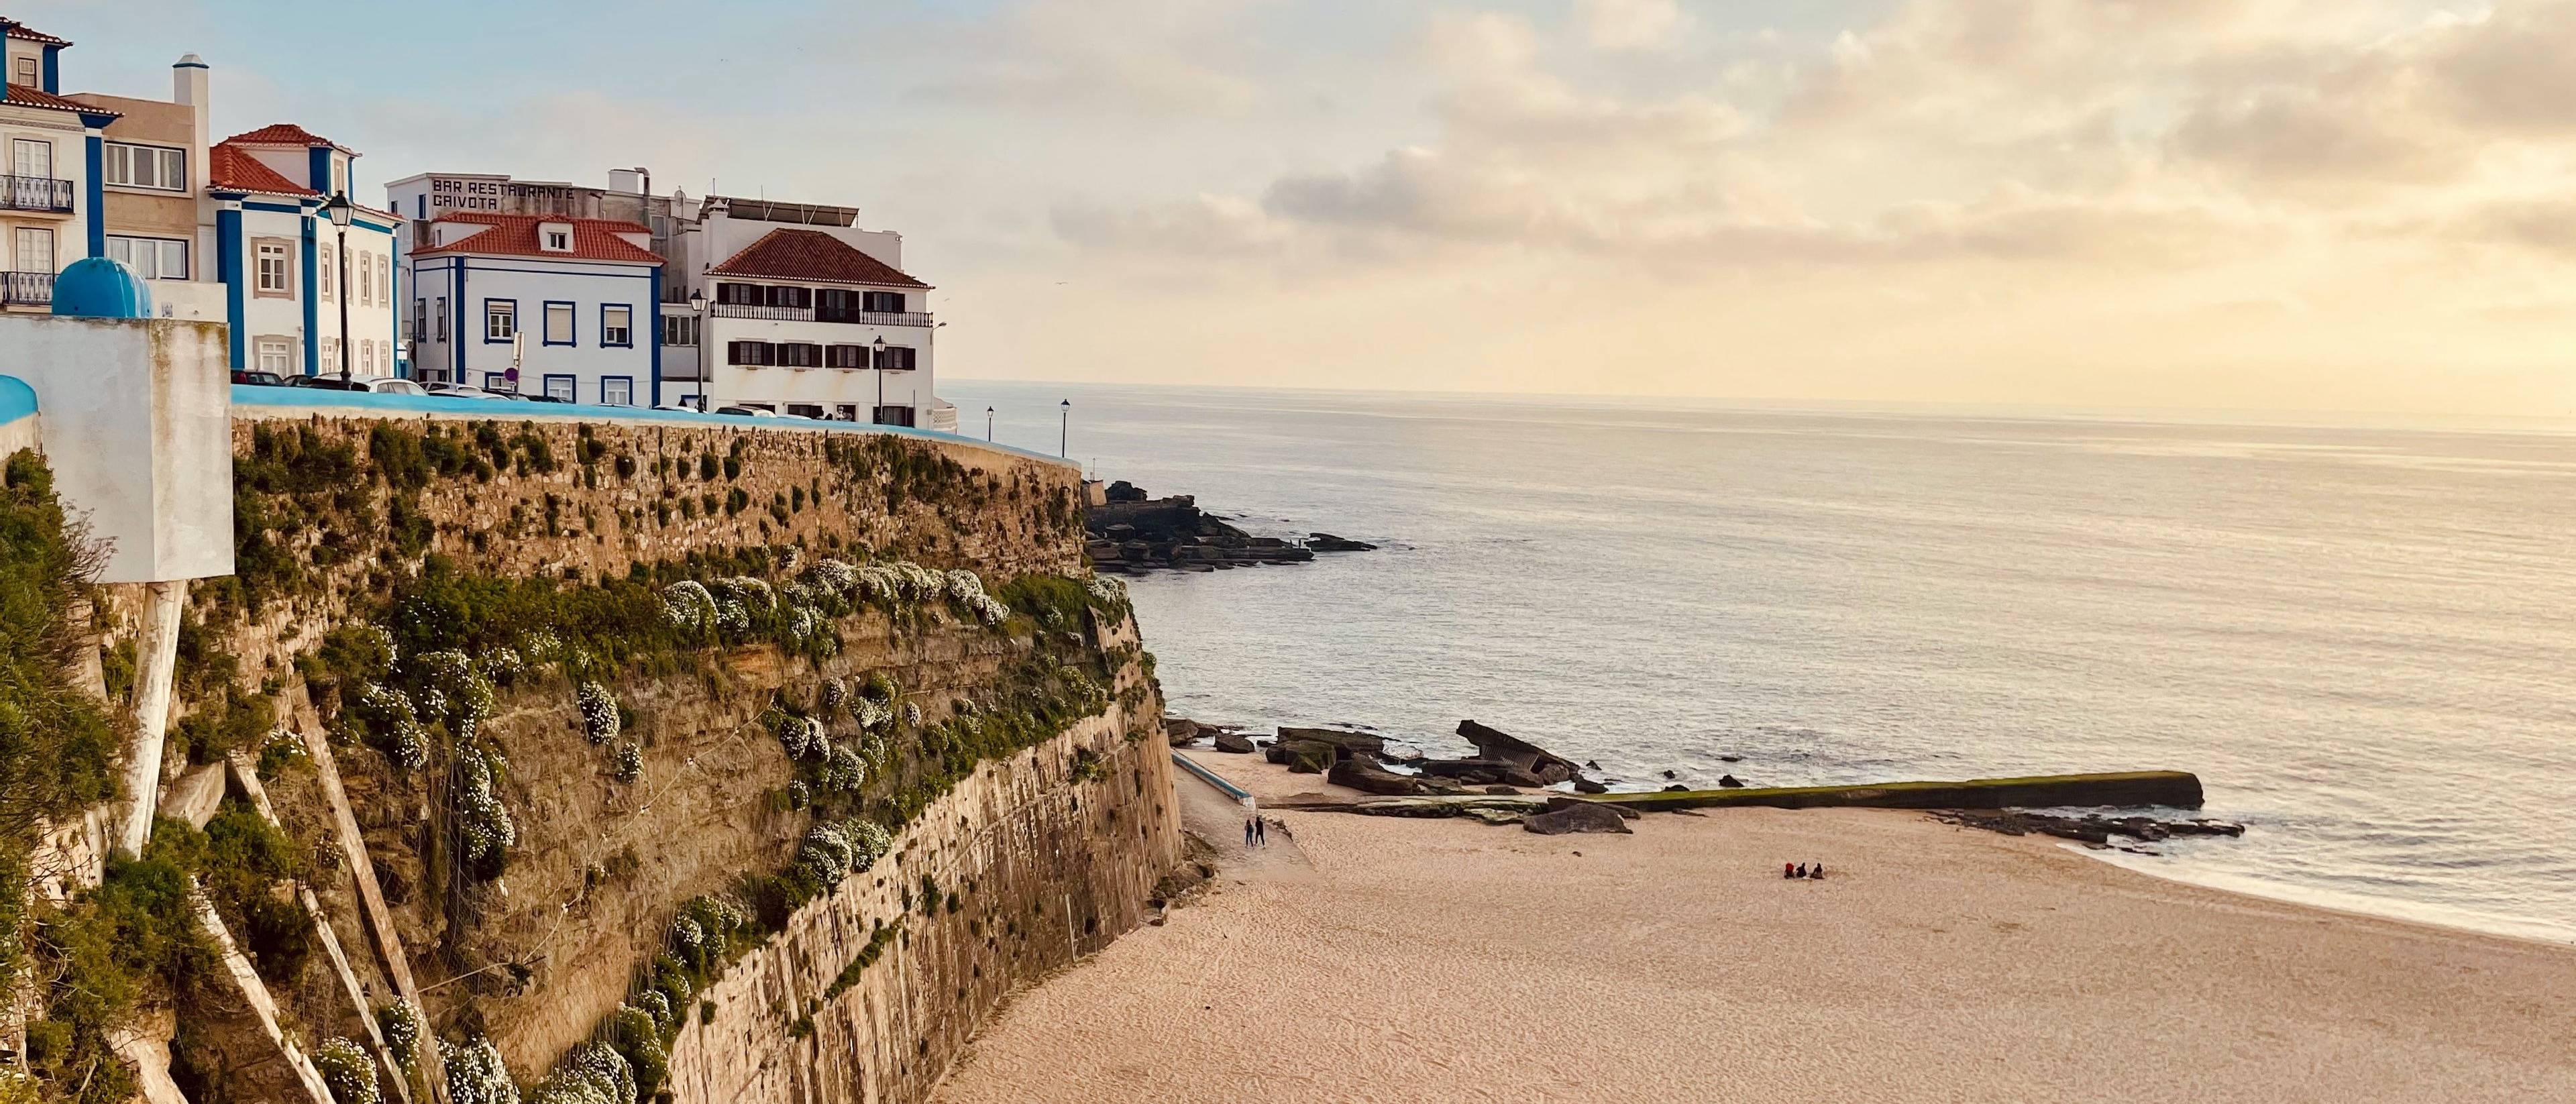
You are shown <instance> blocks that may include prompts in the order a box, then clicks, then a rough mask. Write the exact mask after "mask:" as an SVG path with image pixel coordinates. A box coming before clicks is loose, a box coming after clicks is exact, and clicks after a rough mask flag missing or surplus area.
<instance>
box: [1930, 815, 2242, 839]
mask: <svg viewBox="0 0 2576 1104" xmlns="http://www.w3.org/2000/svg"><path fill="white" fill-rule="evenodd" d="M1932 816H1933V818H1934V819H1936V820H1940V821H1943V822H1946V823H1950V824H1956V825H1959V826H1961V827H1964V828H1982V829H1984V830H1986V831H1989V832H2000V833H2003V834H2004V835H2007V836H2024V835H2042V836H2054V837H2056V838H2058V839H2068V840H2074V841H2076V842H2078V843H2085V844H2091V845H2093V846H2095V847H2104V846H2109V845H2110V843H2111V838H2112V837H2113V836H2127V837H2129V838H2130V839H2134V840H2137V841H2139V842H2141V843H2157V842H2161V841H2163V840H2167V839H2171V838H2173V837H2175V836H2241V835H2244V834H2245V826H2244V825H2242V824H2232V823H2229V822H2227V821H2223V820H2209V819H2206V818H2198V819H2193V820H2158V819H2156V818H2155V817H2149V816H2121V817H2113V816H2103V815H2102V814H2100V813H2088V814H2085V815H2083V816H2067V815H2064V814H2060V813H2033V812H2027V811H2024V810H2020V809H1991V810H1971V809H1944V810H1941V811H1939V812H1935V813H1933V814H1932Z"/></svg>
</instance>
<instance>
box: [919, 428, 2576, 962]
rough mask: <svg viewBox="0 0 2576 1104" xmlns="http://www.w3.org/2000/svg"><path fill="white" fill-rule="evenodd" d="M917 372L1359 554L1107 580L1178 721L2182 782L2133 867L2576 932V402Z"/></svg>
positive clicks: (1618, 761)
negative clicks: (2091, 403) (1989, 400)
mask: <svg viewBox="0 0 2576 1104" xmlns="http://www.w3.org/2000/svg"><path fill="white" fill-rule="evenodd" d="M943 392H944V393H945V394H946V395H947V397H949V398H950V399H951V400H952V401H954V402H956V404H957V406H958V408H959V411H960V415H961V419H960V420H961V422H963V423H964V427H965V431H966V432H967V433H969V434H970V435H974V436H981V435H982V432H983V430H984V427H985V422H986V416H985V409H986V407H987V406H990V407H992V408H994V412H995V421H996V424H997V430H996V433H997V435H998V436H999V438H1000V439H1001V440H1002V441H1003V442H1004V443H1008V444H1017V445H1020V446H1022V447H1026V448H1031V449H1037V450H1040V451H1044V452H1048V453H1054V452H1056V451H1057V448H1058V446H1059V443H1060V442H1064V443H1067V444H1069V451H1070V454H1071V456H1072V457H1073V458H1074V459H1076V460H1079V461H1081V462H1082V463H1084V464H1085V465H1086V466H1088V467H1089V468H1090V469H1091V470H1092V472H1093V473H1094V474H1095V475H1096V476H1099V477H1102V478H1111V479H1128V480H1132V481H1134V482H1136V483H1137V484H1139V485H1141V486H1143V487H1145V488H1147V489H1148V490H1150V491H1152V492H1153V493H1155V494H1157V495H1163V494H1192V495H1196V496H1197V497H1198V501H1199V504H1200V506H1202V507H1203V508H1206V509H1208V510H1210V511H1213V512H1216V513H1218V514H1221V515H1225V516H1228V517H1230V518H1233V519H1234V520H1235V523H1236V524H1237V525H1239V526H1240V527H1242V528H1244V529H1246V530H1248V531H1251V532H1253V533H1256V534H1271V535H1302V534H1304V533H1307V532H1310V531H1317V530H1321V531H1328V532H1332V533H1335V534H1338V535H1341V536H1345V537H1352V538H1357V539H1361V540H1367V541H1373V542H1377V543H1379V544H1382V545H1384V546H1385V547H1384V548H1383V550H1381V551H1377V552H1365V553H1347V554H1326V555H1323V556H1319V557H1318V559H1317V561H1316V562H1315V563H1313V564H1311V565H1304V566H1293V567H1267V568H1240V569H1235V570H1230V571H1222V572H1217V573H1213V574H1178V573H1169V572H1165V573H1158V574H1155V575H1152V576H1148V577H1143V578H1137V579H1133V580H1131V581H1130V586H1131V589H1132V591H1133V593H1134V596H1135V603H1136V608H1137V616H1138V618H1139V619H1140V621H1141V622H1142V625H1143V628H1144V632H1145V638H1146V643H1147V646H1148V647H1149V648H1150V649H1151V650H1152V651H1153V652H1154V654H1155V655H1156V657H1157V659H1158V661H1159V673H1160V676H1161V680H1162V683H1163V686H1164V689H1165V690H1166V692H1167V693H1168V695H1169V697H1170V706H1171V709H1172V711H1173V712H1174V713H1176V714H1179V715H1183V716H1190V717H1195V718H1198V719H1201V720H1205V721H1219V722H1236V723H1246V724H1252V725H1261V726H1267V725H1271V724H1277V723H1294V724H1322V725H1365V726H1369V727H1371V728H1373V729H1375V730H1377V731H1380V732H1383V733H1385V734H1387V735H1389V736H1392V737H1398V738H1402V739H1406V740H1409V741H1412V742H1414V743H1416V744H1419V745H1422V746H1424V747H1426V748H1429V749H1433V750H1442V751H1451V752H1459V751H1463V750H1464V749H1465V745H1464V743H1463V741H1460V740H1458V739H1456V738H1455V736H1454V735H1453V733H1454V731H1455V729H1456V727H1457V724H1458V721H1459V720H1460V719H1461V718H1474V719H1476V720H1478V721H1482V722H1484V723H1486V724H1489V725H1493V726H1495V727H1498V728H1501V729H1503V730H1505V731H1508V732H1512V733H1514V734H1516V735H1520V736H1523V737H1525V738H1528V739H1530V740H1532V741H1534V742H1537V743H1539V744H1541V745H1544V746H1546V747H1549V748H1551V749H1553V750H1555V751H1557V752H1559V753H1561V754H1564V755H1566V756H1569V757H1571V758H1574V759H1577V760H1583V759H1592V760H1597V761H1598V762H1599V763H1600V765H1601V767H1602V768H1603V770H1604V771H1605V773H1607V774H1609V775H1611V776H1613V777H1615V778H1617V779H1619V780H1620V781H1621V782H1623V783H1624V784H1626V785H1628V786H1632V787H1643V788H1656V787H1660V786H1662V785H1665V784H1666V782H1665V779H1664V773H1665V772H1667V771H1670V772H1672V774H1673V775H1674V777H1675V778H1677V779H1678V780H1679V781H1681V782H1683V783H1686V784H1689V785H1692V786H1694V787H1703V786H1709V785H1712V784H1714V782H1715V781H1716V779H1717V778H1718V777H1719V776H1720V775H1721V774H1724V773H1733V774H1735V775H1737V776H1738V777H1740V778H1742V779H1744V780H1745V781H1746V782H1748V783H1750V784H1753V785H1803V784H1820V783H1846V782H1860V781H1871V780H1887V779H1899V778H1966V777H1980V776H1995V775H2012V774H2032V773H2055V772H2072V771H2104V770H2129V769H2147V768H2170V769H2179V770H2189V771H2193V772H2196V773H2198V774H2199V775H2200V776H2201V778H2202V779H2203V780H2204V782H2205V783H2206V784H2207V787H2208V791H2209V807H2208V809H2207V814H2208V815H2212V816H2217V817H2222V818H2227V819H2232V820H2239V821H2242V822H2244V823H2245V824H2247V825H2248V831H2247V834H2246V836H2245V837H2244V838H2243V839H2241V840H2232V841H2208V842H2195V843H2190V844H2185V845H2180V846H2167V847H2163V848H2161V850H2163V851H2164V852H2165V854H2164V857H2162V858H2158V859H2153V860H2141V861H2143V862H2145V863H2146V864H2147V865H2148V866H2149V868H2150V869H2153V870H2154V871H2156V872H2158V873H2165V874H2170V875H2174V876H2178V877H2185V878H2189V879H2193V880H2199V881H2204V882H2208V883H2211V884H2217V885H2223V886H2229V887H2233V888H2239V889H2245V890H2250V891H2254V892H2262V893H2271V894H2276V895H2283V896H2291V897H2296V898H2300V899H2305V900H2310V901H2315V902H2319V903H2325V904H2331V905H2338V906H2343V907H2348V908H2357V909H2363V910H2368V911H2377V912H2383V913H2389V914H2396V915H2404V916H2410V917H2414V918H2419V919H2426V920H2433V921H2437V922H2445V923H2452V924H2459V925H2465V926H2473V927H2481V928H2486V929H2490V930H2498V931H2505V932H2511V933H2515V934H2522V935H2530V936H2537V937H2541V938H2552V939H2560V940H2576V684H2571V670H2570V661H2571V658H2576V509H2571V503H2576V431H2570V430H2569V429H2568V428H2567V427H2563V426H2556V425H2551V424H2546V423H2538V422H2534V423H2515V422H2507V423H2496V424H2456V425H2439V424H2417V425H2386V424H2377V425H2374V424H2372V420H2371V419H2367V418H2345V419H2329V418H2319V417H2315V416H2292V417H2274V418H2264V417H2257V416H2251V415H2206V416H2204V415H2183V414H2174V413H2128V414H2121V413H2103V412H2050V411H2014V410H1970V409H1948V408H1926V409H1863V408H1807V409H1799V408H1763V407H1745V406H1727V405H1723V404H1714V403H1698V404H1693V403H1678V402H1654V403H1644V402H1615V403H1613V402H1600V403H1578V402H1573V401H1556V402H1551V401H1548V400H1524V399H1509V398H1483V397H1458V396H1405V395H1395V394H1369V393H1330V392H1298V391H1255V390H1231V389H1164V388H1133V387H1118V388H1112V387H1072V386H1065V385H1028V384H994V383H978V382H973V381H950V382H949V383H947V384H946V385H945V386H944V387H943ZM1067 399H1069V400H1071V402H1072V405H1071V407H1069V408H1068V407H1064V406H1062V405H1060V403H1061V402H1062V401H1063V400H1067ZM1727 757H1734V759H1733V760H1732V761H1730V760H1729V759H1728V758H1727Z"/></svg>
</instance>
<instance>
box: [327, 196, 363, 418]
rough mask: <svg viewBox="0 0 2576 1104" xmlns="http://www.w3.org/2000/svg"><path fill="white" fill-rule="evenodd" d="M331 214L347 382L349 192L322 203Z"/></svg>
mask: <svg viewBox="0 0 2576 1104" xmlns="http://www.w3.org/2000/svg"><path fill="white" fill-rule="evenodd" d="M322 210H323V212H324V213H326V214H328V215H330V216H331V225H332V226H333V227H334V228H336V229H338V230H339V232H340V246H339V249H340V251H339V254H338V256H337V257H335V258H334V260H335V261H336V262H337V263H338V265H339V267H340V382H342V383H347V382H349V218H350V216H351V215H354V214H356V213H357V205H356V204H353V203H351V202H349V193H347V192H341V193H340V194H338V195H335V196H332V197H331V202H329V203H325V204H323V205H322Z"/></svg>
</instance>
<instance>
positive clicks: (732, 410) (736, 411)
mask: <svg viewBox="0 0 2576 1104" xmlns="http://www.w3.org/2000/svg"><path fill="white" fill-rule="evenodd" d="M716 413H718V414H733V415H737V416H740V417H744V418H775V417H777V416H778V412H777V411H775V410H763V409H761V408H759V407H757V406H719V407H717V408H716Z"/></svg>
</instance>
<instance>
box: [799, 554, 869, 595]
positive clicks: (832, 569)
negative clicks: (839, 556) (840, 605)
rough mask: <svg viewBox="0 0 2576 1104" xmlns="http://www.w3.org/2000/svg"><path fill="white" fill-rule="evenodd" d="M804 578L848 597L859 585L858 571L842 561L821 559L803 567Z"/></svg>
mask: <svg viewBox="0 0 2576 1104" xmlns="http://www.w3.org/2000/svg"><path fill="white" fill-rule="evenodd" d="M805 579H806V581H807V582H809V583H811V584H812V585H814V586H816V587H819V588H821V589H824V590H828V591H831V592H832V593H834V594H837V595H840V596H841V597H843V598H848V597H850V592H851V591H852V590H854V589H856V588H857V587H858V585H859V572H858V569H856V568H853V567H851V566H850V565H849V564H848V563H846V562H844V561H841V560H833V559H822V560H816V561H814V566H812V567H809V568H806V569H805Z"/></svg>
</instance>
